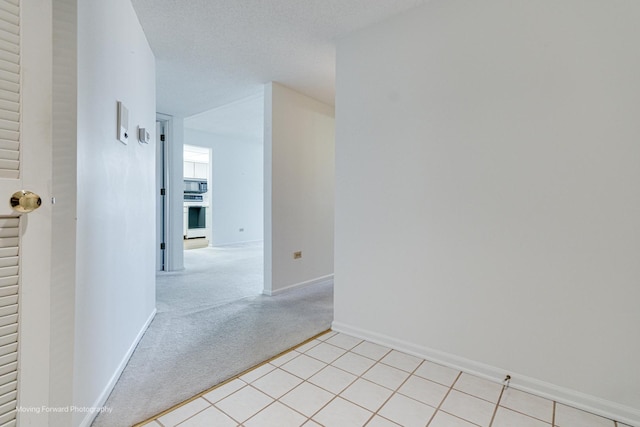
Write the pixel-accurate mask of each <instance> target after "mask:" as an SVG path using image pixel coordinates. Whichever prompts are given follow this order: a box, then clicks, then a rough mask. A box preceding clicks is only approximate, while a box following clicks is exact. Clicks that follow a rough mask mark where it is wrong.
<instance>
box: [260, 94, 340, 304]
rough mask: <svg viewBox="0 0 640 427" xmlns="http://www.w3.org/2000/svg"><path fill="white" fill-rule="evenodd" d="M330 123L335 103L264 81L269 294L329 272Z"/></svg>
mask: <svg viewBox="0 0 640 427" xmlns="http://www.w3.org/2000/svg"><path fill="white" fill-rule="evenodd" d="M334 126H335V125H334V110H333V107H331V106H329V105H326V104H323V103H321V102H319V101H316V100H315V99H312V98H309V97H307V96H305V95H302V94H300V93H297V92H295V91H293V90H291V89H289V88H286V87H285V86H282V85H280V84H277V83H269V84H267V85H266V86H265V140H264V159H265V191H264V196H265V293H267V294H272V293H277V292H278V291H282V290H284V289H286V288H290V287H293V286H299V285H305V284H310V283H315V282H317V281H324V280H331V278H332V275H333V208H334V202H333V199H334V146H335V145H334ZM269 242H271V244H269ZM296 251H302V258H301V259H297V260H295V259H293V253H294V252H296Z"/></svg>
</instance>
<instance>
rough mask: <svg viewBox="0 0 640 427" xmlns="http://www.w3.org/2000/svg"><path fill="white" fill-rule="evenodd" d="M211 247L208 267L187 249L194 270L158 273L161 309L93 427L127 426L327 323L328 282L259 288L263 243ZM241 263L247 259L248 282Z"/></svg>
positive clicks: (330, 292)
mask: <svg viewBox="0 0 640 427" xmlns="http://www.w3.org/2000/svg"><path fill="white" fill-rule="evenodd" d="M209 249H212V250H213V251H217V252H218V256H215V257H211V258H210V259H211V262H210V263H208V264H209V265H208V266H206V265H205V264H207V263H205V262H204V260H203V259H201V258H200V255H201V254H198V253H197V252H194V253H193V254H189V255H187V254H185V255H187V257H186V258H188V259H189V261H188V265H190V266H191V267H192V268H193V270H195V272H194V274H192V275H189V274H186V273H185V272H179V273H169V274H162V275H161V276H160V277H159V278H158V279H159V280H158V282H159V283H158V303H157V305H158V313H157V314H156V316H155V318H154V320H153V322H152V323H151V325H150V327H149V328H148V330H147V331H146V333H145V334H144V336H143V337H142V339H141V341H140V344H139V345H138V346H137V348H136V349H135V352H134V353H133V355H132V357H131V359H130V361H129V363H128V364H127V366H126V368H125V370H124V372H123V373H122V375H121V377H120V379H119V380H118V382H117V384H116V386H115V388H114V390H113V392H112V393H111V395H110V396H109V399H108V400H107V403H106V406H107V407H109V408H112V412H111V413H108V412H104V413H102V414H100V415H99V416H98V417H97V418H96V420H95V422H94V423H93V424H92V425H93V426H95V427H129V426H131V425H132V424H135V423H136V422H140V421H143V420H145V419H147V418H149V417H151V416H153V415H155V414H157V413H159V412H161V411H162V410H164V409H166V408H168V407H171V406H173V405H175V404H177V403H180V402H182V401H184V400H186V399H188V398H190V397H191V396H193V395H194V394H197V393H200V392H202V391H203V390H206V389H209V388H211V387H212V386H214V385H216V384H218V383H220V382H222V381H224V380H226V379H228V378H231V377H232V376H234V375H236V374H238V373H240V372H243V371H244V370H246V369H248V368H250V367H251V366H254V365H256V364H258V363H261V362H263V361H264V360H267V359H269V358H271V357H273V356H275V355H277V354H279V353H281V352H283V351H285V350H287V349H289V348H291V347H292V346H294V345H296V344H298V343H300V342H302V341H304V340H306V339H308V338H310V337H312V336H314V335H316V334H318V333H320V332H322V331H325V330H327V329H328V328H329V327H330V325H331V321H332V320H333V287H332V286H331V285H321V286H310V287H306V288H302V289H298V290H293V291H290V292H285V293H283V294H281V295H277V296H274V297H268V296H264V295H261V294H256V290H257V289H258V288H260V289H261V287H262V285H261V284H260V285H259V286H257V284H258V282H259V280H256V277H257V276H256V274H257V273H256V271H260V272H261V268H262V264H261V256H258V255H257V254H258V253H260V252H261V250H260V248H258V247H256V245H247V246H246V247H245V248H242V247H227V248H209ZM191 252H193V251H191ZM191 255H195V256H193V257H192V256H191ZM243 266H247V267H248V266H252V267H251V268H249V269H248V270H249V271H253V273H251V272H250V273H249V274H248V275H247V277H248V279H247V280H246V281H245V279H244V278H243V277H244V276H243V274H241V273H240V272H241V271H242V270H243V268H241V267H243ZM256 268H257V270H256ZM260 277H261V276H260ZM207 283H208V284H209V286H207ZM234 283H235V285H234ZM178 286H182V288H180V292H175V290H176V289H178V288H177V287H178ZM172 287H173V289H171V288H172ZM171 295H174V296H176V297H177V298H176V300H175V301H174V302H171V298H170V296H171ZM189 300H191V301H189ZM190 304H191V305H190Z"/></svg>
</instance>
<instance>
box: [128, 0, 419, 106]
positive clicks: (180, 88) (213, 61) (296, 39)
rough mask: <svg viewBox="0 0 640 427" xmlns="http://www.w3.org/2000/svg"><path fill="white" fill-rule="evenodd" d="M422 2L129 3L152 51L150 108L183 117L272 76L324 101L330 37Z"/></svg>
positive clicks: (331, 82)
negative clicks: (154, 104)
mask: <svg viewBox="0 0 640 427" xmlns="http://www.w3.org/2000/svg"><path fill="white" fill-rule="evenodd" d="M424 2H425V0H132V3H133V6H134V8H135V10H136V12H137V14H138V18H139V20H140V23H141V24H142V27H143V29H144V31H145V34H146V35H147V39H148V40H149V44H150V45H151V48H152V49H153V52H154V54H155V56H156V70H157V106H158V111H159V112H162V113H167V114H172V115H177V116H183V117H186V116H190V115H192V114H196V113H199V112H202V111H206V110H209V109H211V108H215V107H218V106H221V105H224V104H227V103H230V102H232V101H236V100H239V99H242V98H245V97H249V96H253V95H254V94H256V93H257V92H258V91H259V90H260V89H261V87H262V85H263V84H264V83H267V82H269V81H277V82H279V83H282V84H284V85H286V86H289V87H291V88H293V89H295V90H297V91H299V92H302V93H305V94H307V95H309V96H311V97H314V98H316V99H318V100H320V101H323V102H326V103H328V104H333V103H334V96H335V40H336V39H337V38H339V37H341V36H344V35H346V34H348V33H350V32H352V31H355V30H358V29H360V28H363V27H365V26H367V25H370V24H373V23H375V22H379V21H381V20H384V19H385V18H387V17H390V16H392V15H395V14H398V13H400V12H403V11H406V10H408V9H410V8H412V7H415V6H418V5H420V4H422V3H424Z"/></svg>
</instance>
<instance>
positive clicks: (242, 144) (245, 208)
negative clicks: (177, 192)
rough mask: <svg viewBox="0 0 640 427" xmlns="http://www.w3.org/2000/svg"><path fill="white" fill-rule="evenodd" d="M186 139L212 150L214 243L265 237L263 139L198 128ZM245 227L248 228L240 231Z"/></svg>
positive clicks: (211, 196) (211, 185)
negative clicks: (224, 134) (223, 133)
mask: <svg viewBox="0 0 640 427" xmlns="http://www.w3.org/2000/svg"><path fill="white" fill-rule="evenodd" d="M184 143H185V144H189V145H197V146H200V147H207V148H210V149H211V150H212V159H211V160H212V161H211V163H210V172H211V174H212V175H211V176H212V179H211V180H210V181H209V183H210V191H209V200H210V209H209V210H208V213H207V215H208V218H207V220H208V221H209V224H211V225H212V227H211V231H212V236H211V237H210V239H211V240H210V242H211V245H212V246H220V245H229V244H234V243H241V242H251V241H258V240H263V236H264V222H263V221H264V220H263V218H264V215H263V169H264V164H263V154H262V152H263V144H262V139H254V138H231V137H228V136H222V135H216V134H213V133H210V132H203V131H199V130H194V129H186V128H185V131H184ZM241 228H243V229H244V231H239V230H240V229H241Z"/></svg>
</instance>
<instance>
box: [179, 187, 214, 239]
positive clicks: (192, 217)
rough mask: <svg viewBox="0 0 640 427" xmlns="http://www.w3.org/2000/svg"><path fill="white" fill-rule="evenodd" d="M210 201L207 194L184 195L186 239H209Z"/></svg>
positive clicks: (184, 231) (184, 230)
mask: <svg viewBox="0 0 640 427" xmlns="http://www.w3.org/2000/svg"><path fill="white" fill-rule="evenodd" d="M208 202H209V200H208V197H207V196H206V195H205V194H189V193H185V194H184V224H183V234H184V238H185V239H198V238H205V237H207V231H208V228H209V224H208V223H207V209H208V207H209V203H208Z"/></svg>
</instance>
